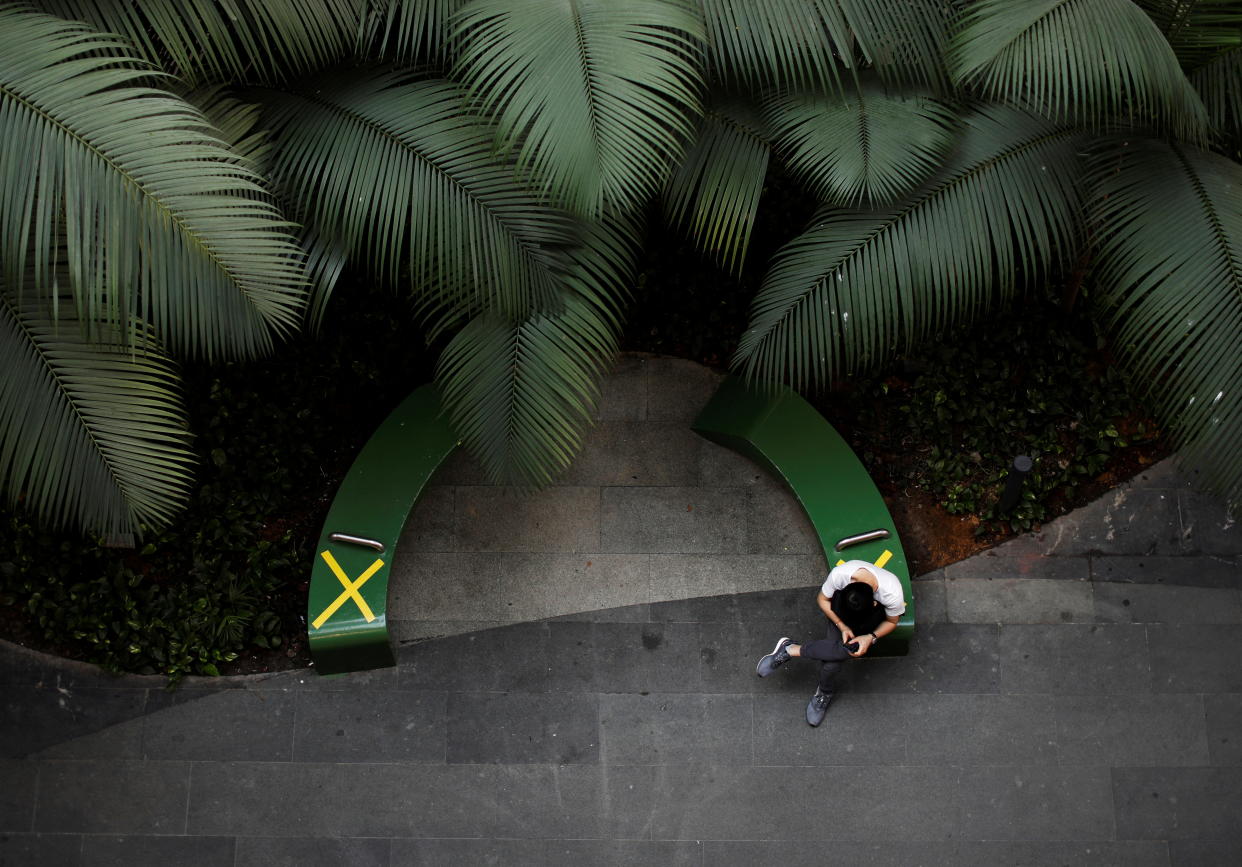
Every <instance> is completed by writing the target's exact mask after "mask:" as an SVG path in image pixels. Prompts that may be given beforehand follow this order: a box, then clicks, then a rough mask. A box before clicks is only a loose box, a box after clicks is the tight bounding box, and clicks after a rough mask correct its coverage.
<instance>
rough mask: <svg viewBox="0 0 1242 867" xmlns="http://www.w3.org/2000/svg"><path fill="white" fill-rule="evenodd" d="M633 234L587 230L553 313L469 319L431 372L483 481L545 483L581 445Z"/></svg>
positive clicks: (611, 337) (619, 229) (613, 228)
mask: <svg viewBox="0 0 1242 867" xmlns="http://www.w3.org/2000/svg"><path fill="white" fill-rule="evenodd" d="M632 233H633V229H632V228H627V227H624V226H619V225H597V226H595V227H593V228H591V229H590V230H589V234H588V237H587V238H586V239H585V241H586V243H584V244H583V245H582V246H581V247H579V248H577V249H576V250H575V255H574V260H575V261H574V265H573V267H572V268H571V270H570V273H569V274H568V275H567V279H566V283H565V290H564V294H563V296H562V298H561V304H560V305H559V308H558V309H557V310H556V311H555V312H546V311H545V312H538V313H534V314H532V315H530V316H527V317H525V318H523V319H521V320H517V321H514V320H510V319H506V318H505V317H502V316H500V315H498V314H495V313H484V314H481V315H479V316H476V317H475V318H474V319H472V320H471V321H470V322H469V323H467V324H466V326H465V327H464V328H462V329H461V331H460V332H458V334H457V335H455V336H454V337H453V339H452V340H451V341H450V342H449V344H448V346H447V347H446V348H445V350H444V353H443V354H442V355H441V357H440V360H439V363H438V365H437V369H436V380H437V382H438V383H439V385H440V390H441V394H442V397H443V401H444V406H445V410H446V411H447V412H448V415H449V418H450V419H451V420H452V422H453V425H454V427H455V428H456V429H457V431H458V433H459V434H460V435H461V437H462V440H463V443H464V445H465V447H466V448H467V449H468V450H469V451H470V452H471V453H472V454H473V455H474V456H475V457H476V458H477V459H478V460H479V462H480V463H481V464H482V466H483V467H484V469H485V470H486V472H487V474H488V476H489V477H490V478H491V480H492V481H494V482H498V483H508V484H516V485H521V486H524V487H535V488H537V487H542V486H544V485H547V484H549V483H551V482H552V481H553V480H555V479H556V477H557V476H559V475H560V474H561V473H562V472H564V470H565V469H566V468H567V467H568V466H569V464H570V462H571V461H572V460H573V458H574V456H575V455H576V454H577V453H578V451H579V449H580V448H581V445H582V436H583V432H584V430H585V429H586V427H587V426H588V425H589V424H590V421H591V418H592V415H593V411H594V408H595V405H596V402H597V400H598V397H599V379H600V377H601V376H602V375H603V373H604V371H605V370H606V368H607V366H608V364H609V362H610V361H611V359H612V357H613V356H614V355H615V353H616V350H617V335H618V333H619V331H620V320H619V318H618V309H619V307H618V305H619V301H620V297H619V291H620V290H621V287H624V286H627V285H628V284H629V281H630V278H631V274H630V269H631V267H632V263H633V259H634V257H633V249H634V239H633V237H632Z"/></svg>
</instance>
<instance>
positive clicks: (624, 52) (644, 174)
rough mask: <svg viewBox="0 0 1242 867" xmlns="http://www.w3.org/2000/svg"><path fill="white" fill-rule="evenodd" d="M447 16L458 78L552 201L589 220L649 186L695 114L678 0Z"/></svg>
mask: <svg viewBox="0 0 1242 867" xmlns="http://www.w3.org/2000/svg"><path fill="white" fill-rule="evenodd" d="M459 21H460V31H459V33H460V35H461V38H462V40H463V48H462V55H461V58H460V69H461V74H462V76H463V78H464V80H465V81H466V82H467V83H468V84H469V86H470V88H471V90H472V93H473V94H474V95H475V96H476V97H478V99H479V100H480V101H481V105H482V106H483V108H484V110H485V111H486V112H487V113H488V114H489V115H491V116H494V117H495V119H496V120H497V121H498V123H499V127H500V137H501V141H502V142H504V143H505V146H506V147H509V148H513V149H514V150H515V152H516V153H517V155H518V159H519V162H520V163H521V164H522V165H526V166H531V167H533V168H534V169H535V170H536V172H537V173H538V175H539V176H540V177H542V178H543V179H544V180H545V183H546V184H547V188H548V189H549V190H550V191H552V192H553V193H554V194H555V195H556V196H557V197H558V199H560V200H562V201H563V202H565V203H566V205H567V206H568V207H569V208H570V209H572V210H573V211H575V212H577V213H580V214H583V215H585V216H587V217H590V218H595V217H598V216H599V215H600V214H601V213H603V211H604V209H605V206H606V205H611V206H615V207H617V208H620V209H631V208H634V207H636V206H637V205H639V204H641V203H642V202H644V201H646V200H647V199H648V198H650V197H651V196H652V195H654V194H655V192H656V191H657V190H659V188H660V186H661V185H662V184H663V183H664V181H665V179H666V178H667V176H668V174H669V172H670V171H671V167H672V165H673V163H675V162H676V161H677V159H678V158H679V157H680V155H681V152H682V149H683V147H684V146H685V143H686V142H688V141H689V140H690V139H691V137H692V136H693V134H694V122H695V119H696V117H697V115H698V113H699V91H700V87H701V82H700V72H699V67H700V64H699V63H698V62H697V60H696V57H697V54H698V51H699V47H700V42H701V39H702V21H701V18H700V17H699V15H698V14H697V11H696V10H695V8H694V7H693V5H692V3H691V2H690V0H630V2H626V3H616V2H614V0H579V2H574V3H566V2H564V0H521V2H517V3H515V2H513V0H473V2H471V3H469V4H468V5H467V6H466V7H465V8H464V9H463V10H462V12H461V15H460V18H459Z"/></svg>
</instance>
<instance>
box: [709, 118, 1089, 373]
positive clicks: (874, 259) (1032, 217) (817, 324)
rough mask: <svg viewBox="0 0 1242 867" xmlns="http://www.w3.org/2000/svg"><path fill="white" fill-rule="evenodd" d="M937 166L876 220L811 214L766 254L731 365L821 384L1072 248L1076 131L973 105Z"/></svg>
mask: <svg viewBox="0 0 1242 867" xmlns="http://www.w3.org/2000/svg"><path fill="white" fill-rule="evenodd" d="M964 123H965V131H964V133H963V136H962V138H961V140H960V141H959V143H958V147H957V149H956V151H955V152H954V154H953V155H952V157H951V158H950V160H949V162H948V164H947V165H946V166H945V168H944V170H943V171H942V172H941V173H940V174H939V175H938V176H936V177H934V178H933V179H932V180H930V181H929V182H928V183H927V184H925V185H924V186H923V187H922V188H921V189H920V190H918V191H916V192H915V193H914V194H912V195H911V196H910V197H908V198H907V199H906V200H904V201H903V202H902V203H900V204H899V205H896V206H893V207H891V208H889V209H887V210H885V211H882V212H879V213H870V212H864V213H860V212H853V211H844V210H835V209H831V208H826V209H823V210H822V211H821V212H820V213H819V214H818V215H817V217H816V218H815V220H814V221H813V224H812V227H811V228H810V229H809V230H808V231H807V232H806V233H804V234H803V235H801V236H800V237H798V238H796V239H794V240H793V241H792V242H790V243H789V244H788V245H786V247H785V248H784V249H783V250H781V251H780V253H778V254H777V256H776V259H775V261H774V262H773V265H772V267H771V269H770V270H769V272H768V274H767V275H766V277H765V278H764V281H763V284H762V286H761V287H760V289H759V293H758V295H757V296H756V298H755V301H754V303H753V305H752V307H751V320H750V327H749V329H748V330H747V331H746V332H745V333H744V334H743V335H742V339H741V341H740V342H739V346H738V350H737V353H736V355H735V357H734V360H733V364H734V366H735V367H737V368H740V369H741V370H743V371H744V372H745V374H746V375H747V376H748V377H750V378H758V379H763V380H781V379H787V380H789V381H790V382H792V383H793V384H794V386H795V387H797V388H806V387H808V386H820V385H823V384H826V383H828V382H831V381H832V380H833V379H834V378H836V377H838V376H841V375H843V374H849V373H853V372H856V371H860V370H866V369H868V368H874V367H875V366H876V365H877V364H879V363H880V362H882V361H884V360H886V359H887V358H889V357H891V356H892V355H893V354H894V353H895V352H897V351H899V350H901V349H905V348H908V347H909V346H911V345H912V344H914V343H915V342H917V341H919V340H924V339H927V338H929V337H931V336H933V335H935V334H938V333H940V332H942V331H943V330H944V329H945V328H947V327H949V326H951V325H955V324H959V323H964V322H970V321H973V320H974V319H976V318H977V317H978V316H980V315H981V314H982V313H984V312H985V311H988V310H990V309H991V308H993V307H994V306H995V305H996V304H997V302H999V301H1000V300H1002V299H1003V298H1006V297H1008V296H1010V295H1012V294H1013V292H1014V291H1015V289H1016V288H1017V287H1018V285H1019V282H1020V280H1021V279H1022V278H1023V277H1030V276H1032V275H1033V274H1035V273H1037V272H1038V271H1039V270H1040V269H1043V268H1046V267H1047V266H1048V264H1049V262H1050V261H1051V260H1052V257H1053V256H1054V255H1055V254H1056V253H1057V252H1058V251H1062V250H1065V249H1066V248H1068V247H1070V246H1071V244H1072V237H1073V234H1074V231H1075V225H1076V223H1075V220H1076V216H1077V213H1078V210H1079V201H1078V192H1077V186H1076V184H1077V180H1078V177H1079V175H1080V171H1079V166H1078V159H1077V154H1076V151H1075V146H1076V144H1077V137H1076V134H1075V133H1072V132H1069V131H1065V130H1061V129H1058V128H1056V127H1054V126H1053V125H1052V124H1050V123H1049V122H1047V121H1045V120H1042V119H1039V118H1036V117H1034V116H1031V115H1027V114H1023V113H1022V112H1020V111H1018V110H1017V109H1014V108H1010V107H1005V106H986V107H983V108H981V109H979V110H978V111H977V112H976V113H975V114H973V115H967V116H966V117H965V118H964Z"/></svg>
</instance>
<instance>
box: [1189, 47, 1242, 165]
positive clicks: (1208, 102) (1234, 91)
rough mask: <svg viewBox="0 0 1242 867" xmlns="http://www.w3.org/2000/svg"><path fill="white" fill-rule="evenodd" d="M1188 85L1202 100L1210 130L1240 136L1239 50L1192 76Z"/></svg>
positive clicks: (1241, 78)
mask: <svg viewBox="0 0 1242 867" xmlns="http://www.w3.org/2000/svg"><path fill="white" fill-rule="evenodd" d="M1190 83H1191V84H1193V85H1194V86H1195V90H1197V91H1198V92H1199V96H1200V97H1202V98H1203V105H1204V106H1205V107H1206V108H1207V116H1208V121H1209V122H1210V123H1211V124H1212V128H1213V129H1215V130H1218V131H1220V132H1223V133H1225V134H1227V135H1231V136H1234V137H1235V138H1236V137H1238V136H1242V47H1239V48H1234V49H1232V50H1231V51H1228V52H1226V53H1223V54H1220V55H1219V56H1217V57H1215V58H1214V59H1212V60H1209V61H1208V62H1207V63H1205V64H1203V65H1202V66H1200V67H1199V68H1198V69H1196V70H1194V71H1193V72H1191V73H1190ZM1236 147H1238V145H1235V148H1236Z"/></svg>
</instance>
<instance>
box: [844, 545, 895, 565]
mask: <svg viewBox="0 0 1242 867" xmlns="http://www.w3.org/2000/svg"><path fill="white" fill-rule="evenodd" d="M891 559H893V552H892V551H889V550H888V549H887V548H885V549H884V553H883V554H881V555H880V557H879V559H877V560H876V561H875V565H877V566H879V567H880V568H881V569H883V568H884V564H885V563H887V562H888V561H889V560H891ZM844 562H845V561H844V560H838V561H837V565H838V566H840V565H841V564H842V563H844Z"/></svg>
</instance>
